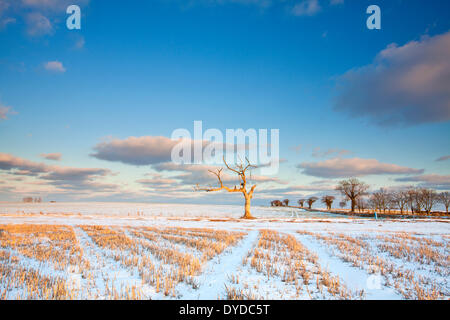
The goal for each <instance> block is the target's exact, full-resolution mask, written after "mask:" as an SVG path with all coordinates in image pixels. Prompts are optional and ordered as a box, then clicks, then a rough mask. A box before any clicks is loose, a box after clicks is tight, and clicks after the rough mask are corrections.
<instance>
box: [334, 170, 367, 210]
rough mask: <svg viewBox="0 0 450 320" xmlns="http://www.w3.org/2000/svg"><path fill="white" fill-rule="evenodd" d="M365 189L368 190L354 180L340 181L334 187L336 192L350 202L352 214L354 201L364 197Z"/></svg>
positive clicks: (365, 185) (354, 205) (358, 181)
mask: <svg viewBox="0 0 450 320" xmlns="http://www.w3.org/2000/svg"><path fill="white" fill-rule="evenodd" d="M367 189H369V186H368V185H367V184H365V183H364V182H362V181H360V180H358V179H356V178H351V179H348V180H342V181H341V182H339V184H338V186H337V187H336V190H337V191H339V192H340V193H341V194H342V195H343V196H345V197H347V199H348V200H350V201H351V203H352V205H351V206H352V212H355V207H356V200H357V199H358V197H361V196H363V195H365V194H366V191H367Z"/></svg>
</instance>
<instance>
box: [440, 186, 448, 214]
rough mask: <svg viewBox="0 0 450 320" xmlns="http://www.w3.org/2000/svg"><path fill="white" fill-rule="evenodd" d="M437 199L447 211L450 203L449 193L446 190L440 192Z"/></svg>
mask: <svg viewBox="0 0 450 320" xmlns="http://www.w3.org/2000/svg"><path fill="white" fill-rule="evenodd" d="M439 201H440V202H441V203H442V204H443V205H444V207H445V211H446V212H447V213H448V207H449V205H450V193H448V191H446V192H442V193H440V194H439Z"/></svg>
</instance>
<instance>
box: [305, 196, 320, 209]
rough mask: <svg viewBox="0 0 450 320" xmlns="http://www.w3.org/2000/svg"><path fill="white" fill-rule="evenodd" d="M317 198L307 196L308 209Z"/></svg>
mask: <svg viewBox="0 0 450 320" xmlns="http://www.w3.org/2000/svg"><path fill="white" fill-rule="evenodd" d="M317 199H319V198H317V197H310V198H308V200H307V201H306V202H307V203H308V208H309V209H311V207H312V205H313V203H314V202H316V201H317Z"/></svg>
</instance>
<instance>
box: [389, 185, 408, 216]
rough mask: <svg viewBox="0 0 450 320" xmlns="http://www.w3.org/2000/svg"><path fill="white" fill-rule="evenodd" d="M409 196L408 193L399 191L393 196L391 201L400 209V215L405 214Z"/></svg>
mask: <svg viewBox="0 0 450 320" xmlns="http://www.w3.org/2000/svg"><path fill="white" fill-rule="evenodd" d="M408 200H409V196H408V191H404V190H401V191H397V192H394V193H393V194H392V198H391V201H392V203H393V204H394V205H395V206H396V207H397V208H399V209H400V213H401V214H403V211H404V210H405V208H406V205H407V204H408Z"/></svg>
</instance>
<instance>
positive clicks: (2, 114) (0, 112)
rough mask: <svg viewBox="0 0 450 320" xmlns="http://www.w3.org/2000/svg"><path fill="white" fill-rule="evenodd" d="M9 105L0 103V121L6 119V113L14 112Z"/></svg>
mask: <svg viewBox="0 0 450 320" xmlns="http://www.w3.org/2000/svg"><path fill="white" fill-rule="evenodd" d="M16 113H17V112H15V111H13V110H12V108H11V107H7V106H3V105H1V104H0V121H1V120H6V119H8V115H12V114H16Z"/></svg>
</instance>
